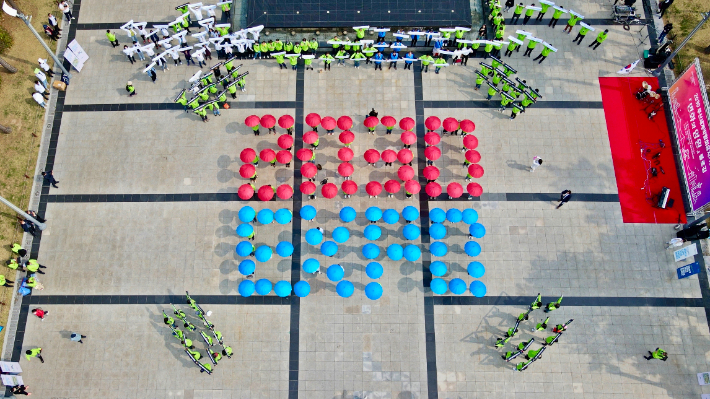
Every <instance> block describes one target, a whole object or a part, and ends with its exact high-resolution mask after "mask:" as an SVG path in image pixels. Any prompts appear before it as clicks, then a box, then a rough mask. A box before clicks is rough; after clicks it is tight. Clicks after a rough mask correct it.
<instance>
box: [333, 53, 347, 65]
mask: <svg viewBox="0 0 710 399" xmlns="http://www.w3.org/2000/svg"><path fill="white" fill-rule="evenodd" d="M346 57H347V53H346V52H345V49H341V50H339V51H338V52H337V54H335V59H336V60H337V65H338V66H345V58H346Z"/></svg>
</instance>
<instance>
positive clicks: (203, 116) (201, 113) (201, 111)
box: [195, 108, 209, 122]
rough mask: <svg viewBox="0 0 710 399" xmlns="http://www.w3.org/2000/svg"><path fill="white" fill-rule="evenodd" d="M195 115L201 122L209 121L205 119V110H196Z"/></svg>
mask: <svg viewBox="0 0 710 399" xmlns="http://www.w3.org/2000/svg"><path fill="white" fill-rule="evenodd" d="M195 113H196V114H197V115H199V116H200V118H202V122H208V121H209V119H207V110H206V109H205V108H202V109H196V110H195Z"/></svg>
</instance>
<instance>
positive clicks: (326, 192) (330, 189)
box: [320, 183, 338, 198]
mask: <svg viewBox="0 0 710 399" xmlns="http://www.w3.org/2000/svg"><path fill="white" fill-rule="evenodd" d="M320 193H321V194H323V196H324V197H325V198H335V196H336V195H338V186H336V185H335V184H334V183H327V184H324V185H323V187H321V189H320Z"/></svg>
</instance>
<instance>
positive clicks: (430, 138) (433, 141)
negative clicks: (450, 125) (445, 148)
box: [424, 132, 441, 145]
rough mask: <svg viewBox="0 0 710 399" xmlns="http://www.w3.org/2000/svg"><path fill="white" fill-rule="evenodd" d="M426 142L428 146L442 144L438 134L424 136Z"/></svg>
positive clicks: (432, 133) (431, 133)
mask: <svg viewBox="0 0 710 399" xmlns="http://www.w3.org/2000/svg"><path fill="white" fill-rule="evenodd" d="M424 142H425V143H427V144H428V145H437V144H439V142H441V136H440V135H439V133H437V132H428V133H427V134H425V135H424Z"/></svg>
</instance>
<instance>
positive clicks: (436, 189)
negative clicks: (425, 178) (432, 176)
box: [424, 181, 441, 197]
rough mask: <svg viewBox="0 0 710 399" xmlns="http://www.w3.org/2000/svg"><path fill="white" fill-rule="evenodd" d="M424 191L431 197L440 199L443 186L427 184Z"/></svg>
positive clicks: (432, 183)
mask: <svg viewBox="0 0 710 399" xmlns="http://www.w3.org/2000/svg"><path fill="white" fill-rule="evenodd" d="M424 191H425V192H426V193H427V195H428V196H430V197H438V196H439V195H440V194H441V185H440V184H439V183H437V182H434V181H433V182H431V183H427V184H426V187H424Z"/></svg>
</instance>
